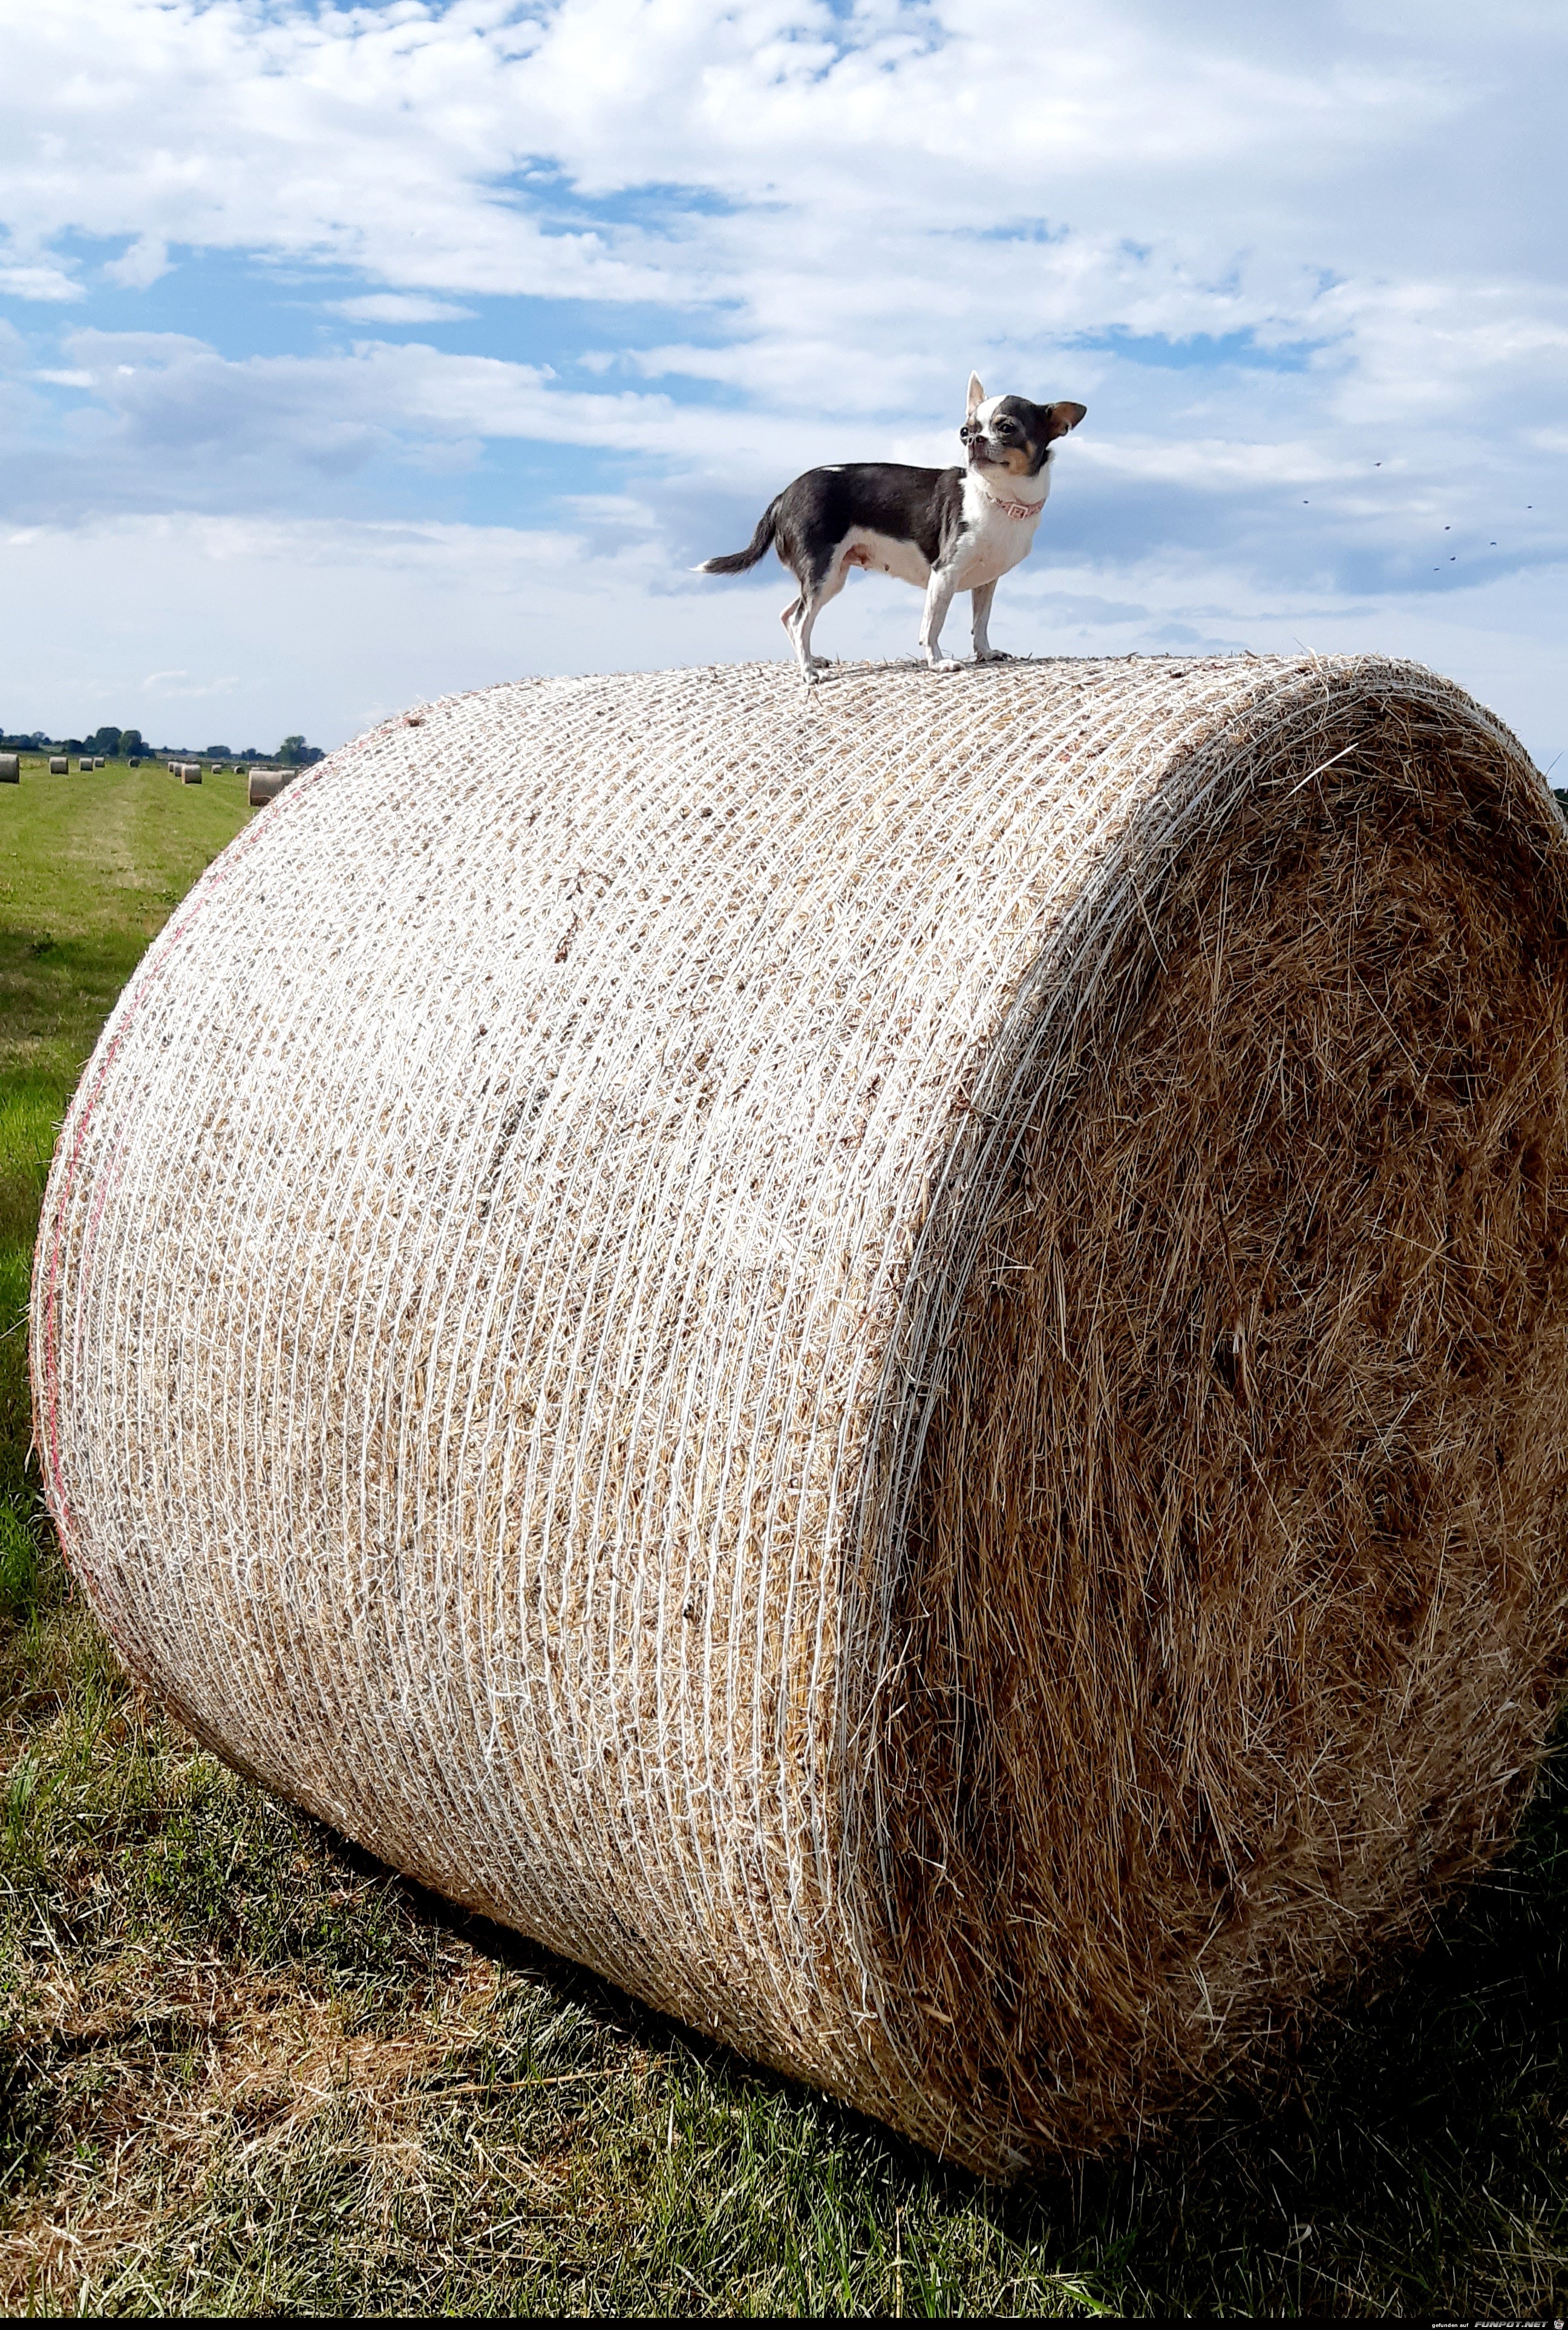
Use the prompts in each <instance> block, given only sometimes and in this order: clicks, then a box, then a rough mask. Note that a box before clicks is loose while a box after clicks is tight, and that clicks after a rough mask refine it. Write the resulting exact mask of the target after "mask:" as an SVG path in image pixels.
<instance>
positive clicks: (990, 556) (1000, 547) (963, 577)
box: [954, 478, 1050, 591]
mask: <svg viewBox="0 0 1568 2330" xmlns="http://www.w3.org/2000/svg"><path fill="white" fill-rule="evenodd" d="M1046 489H1047V491H1049V489H1050V488H1049V480H1048V479H1047V481H1046ZM1023 507H1025V505H1024V504H1023V503H1016V504H1013V505H1004V504H1003V503H1001V502H998V501H997V500H996V499H995V498H994V497H992V496H991V495H990V494H988V493H987V492H986V491H985V489H984V488H983V487H981V486H979V485H978V483H977V482H976V481H975V479H974V478H967V479H966V480H965V485H964V547H963V551H962V553H961V555H960V563H959V568H958V573H957V574H956V576H955V578H954V580H955V587H956V588H957V589H958V590H960V591H973V590H975V589H976V588H977V587H978V585H980V584H982V583H986V582H997V581H998V580H999V579H1000V578H1001V576H1002V575H1004V574H1007V573H1011V572H1012V570H1013V568H1014V567H1015V566H1016V565H1017V564H1019V562H1020V561H1021V560H1022V559H1025V558H1027V557H1028V555H1029V553H1030V552H1031V550H1033V549H1034V535H1035V532H1036V530H1037V529H1038V526H1039V524H1040V511H1041V510H1042V509H1043V508H1044V499H1042V500H1041V502H1040V503H1039V504H1038V506H1036V507H1030V509H1029V514H1028V516H1026V517H1017V516H1015V515H1014V510H1015V509H1017V508H1023Z"/></svg>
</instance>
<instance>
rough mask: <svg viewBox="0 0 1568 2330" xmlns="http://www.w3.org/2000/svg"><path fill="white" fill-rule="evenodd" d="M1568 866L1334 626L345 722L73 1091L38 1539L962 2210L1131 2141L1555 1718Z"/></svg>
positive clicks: (1552, 830)
mask: <svg viewBox="0 0 1568 2330" xmlns="http://www.w3.org/2000/svg"><path fill="white" fill-rule="evenodd" d="M252 781H254V780H252ZM1565 861H1568V847H1565V845H1564V841H1563V835H1562V833H1561V830H1560V828H1559V825H1558V821H1557V818H1556V812H1555V810H1554V807H1553V804H1552V802H1551V800H1550V797H1549V795H1548V793H1547V791H1546V789H1545V787H1544V783H1543V782H1542V781H1541V780H1540V778H1539V777H1538V776H1537V775H1536V773H1535V772H1534V771H1533V770H1532V769H1531V767H1530V766H1529V764H1528V762H1527V761H1526V760H1525V757H1524V756H1523V754H1522V753H1520V751H1519V749H1518V747H1517V746H1516V744H1514V742H1513V741H1512V740H1511V739H1510V738H1509V737H1508V735H1507V733H1506V732H1505V731H1503V730H1502V729H1501V728H1499V727H1498V726H1497V724H1496V723H1495V722H1494V721H1492V720H1491V719H1490V718H1489V716H1488V715H1486V714H1484V713H1483V712H1481V711H1480V710H1479V709H1478V707H1477V706H1474V705H1473V704H1472V703H1470V702H1469V699H1467V698H1466V697H1464V696H1461V695H1460V694H1459V692H1458V691H1457V690H1455V689H1453V688H1452V687H1449V686H1447V685H1446V684H1445V683H1443V682H1441V681H1440V680H1437V679H1435V678H1433V677H1431V675H1430V674H1427V673H1424V672H1422V671H1420V670H1418V669H1416V668H1412V667H1408V666H1398V665H1393V664H1389V663H1385V662H1381V661H1375V660H1366V659H1362V660H1337V661H1336V660H1301V661H1269V660H1253V659H1233V660H1224V661H1213V662H1204V661H1188V662H1178V661H1136V660H1135V661H1128V662H1115V663H1072V662H1058V663H1047V664H1043V665H1034V666H1011V667H997V668H986V669H981V670H975V671H970V672H967V673H965V674H963V675H961V676H957V677H946V678H943V677H933V676H931V675H930V674H927V673H924V672H921V671H916V670H912V669H910V668H870V669H864V668H863V669H858V670H849V671H845V672H843V673H840V674H838V675H836V676H832V677H828V678H827V679H826V680H825V681H824V683H823V684H822V685H821V686H820V687H817V688H816V689H814V690H812V691H809V692H808V691H805V690H803V689H801V688H800V687H799V686H798V681H797V680H796V679H795V677H794V676H793V675H792V674H791V673H789V671H787V670H785V669H784V668H781V667H778V666H763V667H760V668H743V669H729V670H714V671H705V672H704V671H699V672H675V673H669V674H665V675H660V676H655V677H640V678H612V679H584V680H573V681H540V682H533V683H523V684H519V685H516V686H512V687H497V688H494V689H491V690H489V691H487V692H486V693H484V694H482V695H478V696H468V697H464V698H460V699H458V700H454V701H450V702H445V703H440V704H437V705H433V706H430V707H429V708H428V709H427V710H426V711H424V712H423V713H422V714H420V715H411V716H410V718H409V719H408V720H407V721H405V722H398V723H394V724H392V725H388V726H386V727H384V728H383V729H380V730H378V731H376V732H375V733H374V734H371V735H368V736H366V737H364V738H362V739H361V740H360V741H359V742H358V743H357V744H353V745H351V746H349V747H347V748H345V750H344V751H343V752H341V753H337V754H335V756H334V757H333V758H332V759H331V760H329V761H327V762H325V763H323V764H322V765H320V766H319V767H318V768H316V769H314V770H312V771H311V772H308V773H307V774H306V775H304V776H302V777H301V778H300V780H299V781H298V783H297V784H295V785H293V786H292V787H291V789H290V790H289V791H288V793H287V794H286V795H285V796H284V797H283V798H282V799H281V800H279V802H278V803H277V804H276V806H275V808H274V810H273V811H272V813H271V814H269V816H267V817H264V818H260V819H257V820H256V821H255V822H254V823H252V824H251V825H250V827H249V828H248V829H247V830H246V831H245V833H244V834H243V835H242V836H241V838H239V839H238V840H237V841H235V842H234V843H233V844H232V845H231V848H229V849H228V850H227V851H226V852H225V854H224V855H223V857H221V858H220V859H219V860H218V862H217V863H216V864H215V865H214V867H213V868H212V869H211V871H210V872H209V873H208V875H207V876H205V878H204V879H203V882H202V883H200V884H199V885H198V886H197V888H196V889H195V890H194V892H193V893H192V895H191V896H190V897H189V898H188V899H187V900H186V901H185V903H184V905H183V906H182V907H181V908H180V909H179V911H178V912H177V913H176V914H175V917H174V918H173V920H172V922H171V923H170V924H169V926H168V928H167V930H166V931H165V933H164V934H163V936H162V937H161V938H160V939H159V940H158V942H156V944H155V946H154V947H153V948H152V950H151V951H150V952H149V954H148V956H147V958H146V961H145V962H144V964H143V965H142V967H141V969H140V970H139V971H138V972H137V976H136V978H135V980H133V981H132V983H131V985H130V987H129V988H128V990H127V993H126V995H125V996H124V998H123V999H122V1000H121V1002H120V1004H119V1006H118V1009H117V1011H116V1013H115V1015H114V1018H112V1020H111V1021H110V1023H109V1027H108V1028H107V1029H106V1032H105V1034H104V1037H103V1039H102V1041H101V1043H100V1044H99V1048H98V1051H97V1052H96V1054H95V1056H94V1057H93V1060H92V1062H91V1064H90V1067H89V1069H88V1071H87V1073H86V1075H84V1077H83V1080H82V1084H81V1087H80V1092H79V1094H78V1095H77V1098H76V1101H75V1103H74V1105H73V1108H72V1111H71V1116H70V1118H69V1121H68V1122H67V1124H66V1126H65V1129H64V1132H63V1134H62V1137H61V1145H60V1150H59V1153H58V1156H57V1159H56V1162H55V1166H54V1170H53V1173H52V1179H51V1181H50V1186H49V1192H48V1197H47V1199H46V1204H45V1208H44V1216H43V1226H42V1232H41V1236H40V1242H39V1247H38V1264H37V1276H36V1283H35V1296H34V1313H33V1336H34V1343H33V1362H34V1379H35V1397H36V1402H37V1415H38V1429H39V1437H40V1443H41V1445H42V1448H43V1458H44V1464H45V1469H46V1476H47V1482H48V1491H49V1495H50V1499H51V1502H52V1509H53V1511H54V1513H55V1515H56V1518H57V1520H58V1524H59V1528H60V1531H61V1539H62V1542H63V1543H64V1545H65V1548H66V1549H67V1554H68V1558H70V1560H71V1564H72V1567H73V1568H74V1569H75V1570H76V1572H77V1574H78V1575H79V1576H80V1577H81V1579H82V1580H83V1582H84V1584H85V1585H86V1586H87V1589H88V1591H89V1593H90V1596H91V1598H92V1601H93V1604H94V1606H95V1607H96V1608H97V1610H98V1611H99V1613H100V1615H101V1616H102V1617H103V1619H104V1621H105V1623H106V1624H107V1625H108V1627H109V1630H110V1632H111V1634H112V1635H113V1637H114V1640H115V1642H116V1643H117V1644H118V1647H119V1649H120V1651H121V1653H122V1654H123V1656H124V1658H125V1659H126V1661H127V1662H128V1665H129V1666H130V1668H131V1669H132V1670H133V1671H134V1672H136V1673H137V1674H138V1675H140V1676H142V1677H144V1678H146V1681H148V1682H149V1683H150V1684H151V1685H152V1686H153V1687H154V1688H155V1689H156V1690H157V1691H160V1692H162V1693H163V1694H164V1695H165V1697H166V1698H167V1699H168V1700H170V1701H172V1702H173V1704H174V1705H175V1707H176V1708H177V1709H179V1710H181V1712H182V1713H183V1714H184V1717H185V1719H187V1720H188V1721H189V1722H190V1724H191V1725H192V1726H193V1727H194V1729H196V1731H198V1732H199V1733H200V1734H201V1735H202V1736H203V1738H206V1739H208V1740H210V1741H211V1742H213V1745H214V1746H216V1747H217V1748H219V1749H220V1750H221V1751H222V1753H223V1754H224V1755H226V1756H227V1757H231V1759H232V1760H233V1761H234V1762H235V1763H236V1764H238V1765H239V1766H241V1767H242V1768H244V1769H246V1770H248V1771H250V1772H252V1773H254V1774H257V1775H259V1776H260V1777H261V1778H263V1779H264V1780H265V1781H266V1782H267V1783H268V1784H269V1785H271V1786H273V1787H275V1788H277V1789H279V1790H280V1791H281V1792H283V1793H284V1794H286V1795H288V1796H290V1797H292V1798H293V1799H295V1800H296V1801H297V1802H298V1803H300V1804H306V1805H308V1806H309V1807H311V1808H312V1809H313V1810H314V1811H316V1812H317V1813H319V1814H322V1815H323V1816H324V1817H325V1818H326V1819H327V1820H328V1821H330V1822H332V1823H334V1824H335V1826H337V1827H338V1828H340V1829H341V1830H343V1831H344V1832H345V1833H347V1834H349V1835H352V1836H354V1837H355V1838H357V1839H359V1840H360V1841H361V1842H363V1843H364V1844H365V1845H366V1846H368V1847H370V1848H371V1849H373V1851H375V1852H378V1853H380V1854H382V1855H383V1856H384V1857H385V1858H386V1859H387V1860H388V1861H391V1862H392V1863H393V1864H394V1865H395V1866H397V1867H398V1868H400V1869H403V1870H406V1871H411V1872H412V1873H413V1874H415V1875H417V1876H418V1877H420V1879H422V1880H424V1881H425V1882H427V1883H428V1884H430V1885H431V1886H433V1887H436V1888H437V1889H439V1890H440V1891H442V1892H444V1893H445V1894H447V1895H449V1896H450V1897H452V1898H453V1899H458V1900H459V1901H463V1902H466V1903H468V1904H471V1905H473V1906H474V1907H476V1908H477V1909H482V1910H484V1911H486V1912H487V1913H488V1914H489V1915H491V1916H493V1917H496V1918H501V1919H504V1920H505V1921H507V1922H509V1923H511V1924H513V1925H515V1926H518V1927H522V1928H524V1930H526V1931H527V1932H529V1933H531V1934H533V1935H534V1936H536V1937H539V1938H540V1939H541V1940H543V1941H544V1942H545V1943H547V1944H549V1945H551V1946H553V1947H554V1948H556V1949H558V1950H561V1951H562V1952H564V1953H566V1954H568V1955H570V1956H572V1957H575V1958H578V1959H581V1960H583V1961H585V1962H587V1963H588V1964H590V1965H593V1966H595V1967H598V1968H600V1970H601V1971H603V1972H604V1973H605V1974H607V1975H610V1976H611V1977H613V1978H614V1979H615V1980H617V1981H619V1982H620V1983H622V1984H626V1985H627V1986H628V1988H629V1989H631V1990H633V1991H635V1992H637V1993H638V1994H640V1995H641V1996H643V1997H644V1998H647V1999H648V2000H651V2001H652V2002H654V2003H656V2004H657V2005H659V2006H661V2007H665V2008H667V2009H669V2010H671V2011H672V2012H674V2013H676V2014H678V2015H680V2016H683V2017H685V2019H686V2020H687V2021H689V2022H692V2023H694V2024H696V2025H698V2026H700V2027H701V2028H703V2029H704V2030H706V2031H709V2032H717V2033H720V2034H722V2035H723V2037H724V2038H726V2039H728V2040H730V2041H733V2042H734V2043H735V2044H736V2045H738V2046H740V2047H741V2048H743V2049H745V2050H747V2051H751V2052H752V2053H754V2054H756V2055H759V2056H760V2057H762V2058H764V2059H766V2060H770V2061H771V2062H773V2063H775V2064H779V2065H781V2066H783V2067H785V2068H786V2069H788V2070H793V2071H796V2072H798V2073H800V2074H802V2075H803V2076H806V2077H808V2078H809V2079H814V2080H817V2081H818V2082H820V2083H821V2084H823V2085H824V2086H826V2087H827V2088H830V2089H832V2090H834V2091H835V2092H836V2093H838V2094H840V2095H842V2096H845V2097H846V2098H850V2099H851V2100H853V2101H854V2102H855V2103H856V2104H857V2105H860V2106H861V2107H864V2108H865V2109H867V2110H870V2111H872V2112H874V2113H876V2114H878V2115H880V2116H882V2117H885V2118H887V2119H888V2120H890V2121H892V2122H893V2123H894V2124H895V2125H897V2126H900V2127H902V2128H904V2129H906V2130H908V2131H910V2132H912V2134H914V2135H915V2136H920V2137H921V2138H922V2139H925V2140H927V2141H929V2142H930V2143H932V2144H934V2145H938V2146H940V2148H942V2149H944V2150H946V2151H947V2152H949V2153H950V2154H952V2155H956V2156H959V2157H961V2158H963V2159H966V2160H969V2161H972V2162H976V2163H978V2164H981V2165H983V2166H985V2167H987V2168H990V2169H1003V2168H1007V2167H1010V2166H1014V2165H1016V2164H1018V2163H1019V2162H1020V2161H1023V2160H1025V2159H1027V2158H1029V2157H1031V2156H1034V2155H1039V2154H1041V2153H1043V2152H1048V2151H1051V2150H1053V2149H1061V2148H1063V2147H1068V2148H1071V2147H1075V2146H1078V2147H1082V2146H1089V2145H1097V2144H1100V2143H1103V2142H1105V2141H1107V2140H1109V2139H1111V2138H1114V2137H1115V2136H1118V2135H1119V2134H1120V2133H1122V2132H1124V2131H1126V2130H1127V2129H1128V2128H1129V2127H1130V2126H1134V2125H1138V2126H1148V2125H1149V2124H1150V2123H1151V2121H1152V2120H1153V2119H1155V2118H1157V2116H1158V2115H1159V2114H1160V2113H1162V2112H1164V2111H1166V2110H1167V2109H1169V2108H1170V2107H1173V2106H1174V2105H1176V2103H1178V2102H1179V2101H1180V2100H1181V2099H1182V2098H1185V2097H1189V2096H1191V2095H1192V2094H1193V2093H1194V2092H1195V2091H1196V2090H1198V2089H1200V2088H1202V2086H1203V2085H1204V2082H1206V2081H1210V2080H1212V2079H1215V2078H1217V2077H1220V2076H1222V2075H1229V2074H1230V2073H1231V2072H1233V2071H1234V2070H1237V2069H1238V2068H1244V2067H1245V2066H1246V2065H1248V2064H1249V2063H1252V2062H1255V2061H1257V2060H1260V2059H1261V2057H1262V2056H1263V2055H1265V2054H1266V2053H1267V2051H1268V2049H1269V2047H1270V2043H1271V2042H1272V2039H1273V2037H1274V2036H1275V2035H1276V2034H1277V2033H1278V2032H1280V2029H1281V2028H1282V2027H1284V2026H1285V2025H1287V2024H1288V2023H1289V2022H1290V2021H1291V2019H1292V2018H1293V2017H1295V2016H1297V2015H1298V2014H1299V2011H1300V2010H1301V2009H1302V2008H1303V2007H1304V2006H1305V2005H1306V2004H1307V2003H1309V2002H1310V2001H1311V2000H1312V1999H1313V1998H1314V1997H1316V1996H1318V1995H1321V1994H1322V1993H1323V1992H1324V1990H1325V1988H1326V1987H1332V1986H1333V1985H1335V1984H1342V1983H1343V1982H1345V1981H1346V1980H1347V1979H1349V1978H1351V1977H1353V1976H1354V1975H1355V1973H1356V1971H1357V1970H1358V1969H1359V1968H1360V1967H1362V1966H1363V1965H1365V1964H1366V1963H1368V1962H1369V1961H1370V1960H1372V1959H1374V1958H1375V1957H1377V1956H1379V1955H1380V1954H1384V1953H1386V1952H1387V1950H1389V1949H1390V1948H1391V1947H1393V1946H1401V1945H1403V1944H1405V1943H1407V1942H1408V1941H1409V1940H1410V1939H1411V1938H1412V1937H1418V1936H1419V1935H1420V1933H1421V1932H1422V1930H1423V1922H1424V1920H1425V1919H1426V1918H1427V1917H1428V1915H1429V1913H1430V1908H1431V1903H1432V1902H1433V1901H1434V1900H1435V1899H1438V1898H1440V1895H1441V1894H1442V1892H1443V1891H1444V1890H1446V1889H1447V1888H1449V1887H1450V1886H1451V1885H1452V1884H1453V1883H1454V1882H1455V1881H1456V1880H1458V1879H1459V1877H1461V1876H1462V1875H1463V1874H1464V1873H1465V1872H1466V1871H1469V1870H1470V1869H1472V1868H1473V1867H1475V1866H1476V1865H1477V1864H1478V1862H1479V1861H1482V1860H1484V1859H1485V1858H1486V1857H1487V1856H1488V1854H1489V1853H1491V1852H1494V1851H1495V1850H1496V1849H1497V1844H1498V1842H1499V1841H1500V1840H1501V1839H1502V1838H1504V1837H1505V1836H1506V1835H1507V1833H1508V1830H1509V1826H1510V1823H1511V1822H1512V1821H1513V1819H1514V1817H1515V1816H1516V1811H1517V1808H1518V1804H1519V1802H1520V1800H1521V1795H1522V1792H1523V1790H1524V1789H1525V1786H1526V1785H1527V1784H1528V1779H1529V1776H1530V1774H1531V1772H1532V1771H1533V1769H1534V1767H1535V1763H1536V1761H1537V1759H1538V1757H1539V1755H1540V1753H1541V1750H1542V1746H1543V1742H1544V1738H1545V1735H1546V1731H1547V1728H1548V1725H1549V1722H1550V1719H1551V1715H1552V1712H1553V1709H1554V1703H1555V1694H1556V1691H1557V1684H1558V1679H1559V1677H1560V1675H1561V1672H1562V1670H1563V1662H1564V1653H1565V1651H1568V1616H1565V1610H1564V1601H1565V1594H1564V1565H1563V1560H1562V1557H1561V1545H1562V1521H1563V1494H1564V1453H1565V1440H1568V1403H1565V1402H1564V1400H1563V1375H1564V1363H1565V1359H1568V1300H1565V1295H1568V1283H1565V1281H1568V1195H1565V1194H1564V1193H1568V1173H1565V1171H1564V1167H1565V1165H1568V1158H1565V1157H1564V1154H1563V1151H1564V1143H1565V1140H1568V1109H1565V1103H1564V1066H1563V1064H1564V1058H1565V1056H1568V1047H1565V1046H1564V1041H1563V1036H1564V1017H1565V1010H1568V940H1565V935H1564V933H1565V923H1564V908H1565V899H1568V886H1565Z"/></svg>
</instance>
